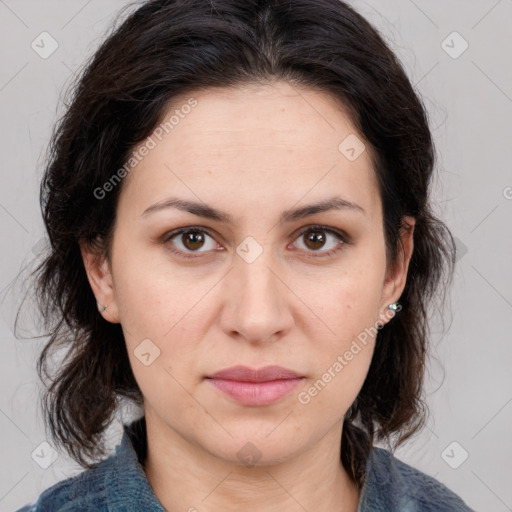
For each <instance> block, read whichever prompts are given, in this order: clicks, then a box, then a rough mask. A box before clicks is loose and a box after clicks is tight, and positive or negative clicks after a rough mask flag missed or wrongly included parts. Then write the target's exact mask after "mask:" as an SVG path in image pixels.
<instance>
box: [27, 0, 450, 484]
mask: <svg viewBox="0 0 512 512" xmlns="http://www.w3.org/2000/svg"><path fill="white" fill-rule="evenodd" d="M276 79H281V80H285V81H287V82H288V83H290V84H291V85H297V86H306V87H309V88H314V89H316V90H320V91H323V92H325V93H328V94H330V95H332V96H333V97H334V98H337V99H338V100H339V102H340V104H342V105H343V106H344V107H345V108H346V110H347V112H348V113H349V115H350V117H351V120H352V122H353V123H354V125H355V126H356V128H357V130H358V131H359V133H360V134H361V135H362V136H363V137H364V139H365V141H367V142H368V144H369V147H370V150H371V154H372V159H373V164H374V171H375V173H376V176H377V181H378V185H379V192H380V197H381V200H382V204H383V216H384V226H383V229H384V234H385V241H386V254H387V259H388V262H387V263H388V265H393V264H394V262H395V261H396V259H397V256H398V251H399V250H400V241H401V239H400V229H401V226H402V217H403V216H404V215H410V216H412V217H414V218H415V219H416V226H415V230H414V251H413V255H412V258H411V261H410V264H409V273H408V277H407V282H406V285H405V289H404V291H403V294H402V296H401V297H400V303H401V305H402V310H401V311H400V313H399V314H398V315H396V317H395V318H394V319H393V320H392V321H391V322H389V323H388V324H386V325H384V326H383V327H382V328H381V329H380V330H379V332H378V335H377V343H376V347H375V351H374V355H373V359H372V361H371V365H370V369H369V372H368V375H367V378H366V380H365V382H364V384H363V386H362V389H361V390H360V393H359V395H358V396H357V398H356V400H355V401H354V403H353V404H352V406H351V407H350V409H349V410H348V412H347V414H346V415H345V418H344V423H343V433H342V451H341V454H340V458H341V461H342V464H343V466H344V467H345V468H346V470H347V471H348V473H349V475H350V476H351V477H352V478H353V480H354V481H355V482H356V483H357V484H358V485H359V486H362V484H363V482H364V474H365V462H366V460H367V457H368V455H369V453H370V450H371V448H372V446H373V444H374V442H376V441H379V440H387V441H388V442H390V440H391V439H392V438H393V439H394V445H393V446H394V447H396V446H398V445H399V444H401V443H403V442H404V441H405V440H406V439H407V438H409V437H410V436H411V435H413V434H414V433H416V432H417V431H419V430H420V428H421V427H423V426H424V424H425V417H426V413H427V412H428V409H427V407H426V403H425V401H424V399H423V379H424V373H425V367H426V360H427V353H428V350H427V349H428V345H429V317H430V307H431V306H432V305H435V304H437V301H438V300H439V301H441V302H442V301H444V300H445V296H444V294H443V296H442V297H441V294H440V293H439V291H440V290H441V291H442V290H443V289H444V288H443V286H442V284H443V283H445V284H449V282H450V281H451V279H452V275H453V268H454V261H455V244H454V240H453V237H452V235H451V233H450V231H449V229H448V228H447V227H446V225H445V224H444V223H443V222H442V221H441V220H440V219H438V218H437V217H436V216H435V215H434V213H433V211H432V208H431V200H430V184H431V181H432V177H433V172H434V168H435V151H434V145H433V141H432V137H431V133H430V130H429V125H428V117H427V115H426V111H425V108H424V106H423V103H422V101H421V99H420V97H419V95H418V93H416V92H415V90H414V87H413V86H412V84H411V82H410V81H409V79H408V78H407V76H406V73H405V72H404V69H403V67H402V65H401V64H400V62H399V60H398V59H397V57H396V56H395V55H394V53H393V52H392V51H391V49H390V48H389V47H388V46H387V44H386V43H385V42H384V40H383V38H382V37H381V36H380V35H379V33H378V32H377V31H376V29H375V28H373V27H372V25H371V24H370V23H369V22H368V21H366V20H365V18H363V17H362V16H361V15H360V14H358V13H357V12H356V11H355V10H354V9H353V8H352V7H350V6H349V5H347V4H346V3H344V2H342V1H340V0H294V1H293V2H290V1H288V0H244V1H243V2H241V1H240V0H150V1H146V2H144V3H142V4H141V5H138V6H137V8H136V9H134V10H133V12H131V13H129V14H128V15H127V16H126V18H125V19H124V20H122V22H120V23H119V26H117V27H112V29H111V31H110V33H109V34H108V36H107V37H106V38H105V40H104V42H103V43H102V44H101V46H100V47H99V49H98V50H97V51H96V52H95V54H94V56H93V57H92V58H91V59H90V60H89V61H88V62H87V64H86V66H84V68H83V70H82V72H81V73H80V75H79V76H78V78H77V80H76V82H75V83H74V84H73V89H72V97H71V100H70V102H69V104H67V105H66V110H65V113H64V115H63V116H62V117H61V118H60V120H59V121H58V123H57V124H56V126H55V128H54V132H53V134H52V139H51V143H50V145H49V148H48V158H47V162H46V163H45V172H44V176H43V179H42V181H41V188H40V202H41V209H42V214H43V219H44V224H45V228H46V231H47V233H48V238H49V242H50V250H49V253H48V254H47V255H46V256H45V258H44V260H43V261H42V262H41V263H40V265H39V266H38V267H37V269H36V270H35V271H34V272H33V273H32V276H31V277H32V278H33V279H34V283H35V286H34V289H35V291H36V294H37V299H38V306H39V309H40V313H41V315H42V317H43V320H44V322H43V323H44V329H46V331H47V336H49V340H48V341H47V343H46V345H45V346H44V349H43V350H42V352H41V354H40V356H39V359H38V363H37V371H38V375H39V377H40V379H42V380H45V379H48V380H49V382H48V383H47V384H46V387H45V390H44V396H43V399H42V407H43V411H44V417H45V424H46V425H47V427H49V430H50V435H51V437H52V438H53V440H54V441H55V443H56V444H58V445H61V446H63V447H64V448H65V449H66V451H67V452H68V453H69V454H70V455H71V457H72V458H73V459H74V460H75V461H77V462H78V463H79V464H81V465H82V466H83V467H92V466H93V465H94V464H95V462H96V461H98V459H99V458H100V457H102V456H103V455H104V448H103V440H104V434H105V431H106V429H107V427H108V426H109V425H110V424H111V423H112V421H113V419H114V416H115V413H116V411H117V410H118V408H119V406H120V404H121V402H122V401H123V400H128V401H131V402H133V403H135V404H138V405H141V404H142V396H141V392H140V389H139V388H138V386H137V383H136V381H135V378H134V376H133V373H132V370H131V367H130V363H129V359H128V355H127V350H126V345H125V340H124V337H123V333H122V329H121V326H120V325H119V324H111V323H109V322H107V321H105V320H104V319H103V317H102V316H101V315H100V313H99V312H98V309H97V304H96V300H95V297H94V294H93V292H92V290H91V287H90V285H89V282H88V279H87V275H86V272H85V268H84V264H83V261H82V257H81V253H80V248H79V241H80V240H86V241H87V242H88V243H90V244H93V245H94V246H95V247H97V249H98V250H100V251H104V254H106V255H107V256H108V257H109V256H110V246H111V241H112V231H113V226H114V221H115V212H116V205H117V201H118V197H119V194H120V193H121V190H122V183H121V184H120V185H119V186H117V187H115V188H114V189H113V190H112V191H111V192H109V193H108V194H107V195H106V197H105V198H103V199H101V200H100V199H97V198H96V196H95V194H94V191H95V190H97V188H98V187H102V185H103V184H104V183H106V182H107V181H108V180H109V178H110V177H111V176H112V175H113V173H114V172H115V171H116V170H118V169H120V168H122V167H123V166H124V165H125V164H126V162H127V159H128V158H129V155H130V152H131V151H132V150H133V148H134V147H135V146H136V145H137V144H138V143H140V142H141V141H143V140H144V139H146V138H147V137H148V136H149V135H150V134H151V133H152V132H153V130H154V129H155V127H156V126H157V124H158V122H159V121H160V119H161V117H162V115H163V113H164V112H165V110H166V108H167V106H168V104H169V102H171V101H172V100H173V98H175V97H177V96H178V95H184V94H190V93H192V92H194V91H198V90H201V89H208V88H212V87H216V88H218V87H221V88H230V87H237V86H240V85H243V84H248V83H264V82H269V81H273V80H276ZM57 348H63V349H65V352H66V356H65V358H64V359H63V361H62V363H60V364H59V365H58V367H57V368H56V369H54V370H52V371H49V365H50V361H51V360H52V356H53V355H54V352H55V350H56V349H57Z"/></svg>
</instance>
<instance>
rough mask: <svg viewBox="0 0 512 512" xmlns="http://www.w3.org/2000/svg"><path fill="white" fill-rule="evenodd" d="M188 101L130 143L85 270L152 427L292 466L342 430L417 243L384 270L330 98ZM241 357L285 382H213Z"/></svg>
mask: <svg viewBox="0 0 512 512" xmlns="http://www.w3.org/2000/svg"><path fill="white" fill-rule="evenodd" d="M191 97H193V98H194V99H193V100H190V98H191ZM191 97H184V98H182V99H181V100H180V101H177V100H176V99H174V101H173V105H172V108H169V110H168V111H167V112H165V115H164V116H163V117H162V120H163V122H166V121H168V120H169V119H170V118H171V116H172V115H173V114H174V113H175V111H176V110H178V111H179V114H178V113H176V118H175V119H174V121H173V125H172V129H171V128H170V125H169V124H168V125H167V129H162V128H160V129H158V128H157V129H156V130H155V132H154V134H153V136H152V138H151V141H152V142H150V139H148V140H147V141H145V142H144V143H143V144H141V145H140V146H139V147H138V148H135V151H136V153H137V152H138V153H137V154H139V155H142V153H144V154H145V155H144V156H143V157H142V158H141V160H140V162H139V163H138V164H137V165H136V166H135V167H134V168H133V170H132V171H131V172H130V173H129V174H128V175H127V176H126V177H125V178H124V183H123V185H122V186H123V189H122V192H121V195H120V198H119V203H118V208H117V217H116V224H115V230H114V236H113V242H112V256H111V261H110V264H109V262H107V261H106V260H104V259H103V260H102V259H101V258H100V259H98V258H94V257H93V255H92V253H90V252H88V249H87V248H85V247H83V249H82V254H83V256H84V262H85V265H86V268H87V272H88V275H89V280H90V283H91V286H92V288H93V291H94V293H95V295H96V298H97V300H98V302H99V303H100V304H104V305H107V310H106V311H105V312H104V313H103V315H104V317H105V319H107V320H108V321H110V322H120V323H121V325H122V329H123V332H124V336H125V339H126V344H127V349H128V354H129V357H130V362H131V365H132V368H133V373H134V375H135V378H136V380H137V382H138V384H139V387H140V389H141V391H142V394H143V395H144V400H145V410H146V418H147V419H148V418H151V421H152V422H154V423H159V424H160V425H161V426H164V427H165V428H167V430H168V432H172V435H173V436H174V437H175V439H180V440H183V441H186V442H187V444H189V445H190V446H194V447H195V448H197V449H200V450H204V451H206V452H208V453H210V454H212V455H214V456H216V457H218V458H220V459H223V460H225V461H233V462H238V461H239V460H241V458H240V457H241V454H242V456H243V455H244V453H245V452H244V450H245V451H247V450H249V451H251V450H252V451H253V453H249V455H251V456H252V458H253V460H254V462H255V463H258V464H263V463H272V462H273V461H274V462H275V461H277V460H280V461H283V460H287V459H290V458H292V457H294V456H296V455H298V454H300V453H302V452H305V451H306V450H310V449H314V447H315V446H316V445H317V444H318V443H319V442H320V440H321V439H323V438H324V437H325V436H326V434H327V433H328V432H330V431H332V429H334V432H335V436H334V437H333V438H336V439H339V436H340V433H341V427H342V420H343V416H344V414H345V413H346V411H347V409H348V408H349V407H350V405H351V404H352V403H353V401H354V400H355V398H356V396H357V394H358V393H359V390H360V388H361V386H362V384H363V382H364V379H365V377H366V375H367V372H368V368H369V365H370V362H371V358H372V354H373V349H374V344H375V333H376V329H375V326H376V324H377V323H380V324H383V323H386V321H388V320H389V319H390V316H389V315H388V314H387V311H388V310H387V306H388V304H390V303H391V302H394V301H396V300H398V299H399V297H400V294H401V292H402V290H403V287H404V285H405V277H406V272H407V265H408V261H409V258H410V253H411V251H412V241H411V238H410V236H405V237H404V246H405V249H406V250H405V253H404V259H403V261H402V262H401V263H400V264H399V265H397V266H396V267H394V270H393V272H392V273H391V272H390V271H389V270H388V269H387V265H386V251H385V240H384V233H383V218H382V207H381V200H380V197H379V193H378V189H377V183H376V179H375V175H374V170H373V167H372V161H371V158H370V154H369V151H368V149H366V150H363V146H362V144H363V138H362V136H361V135H359V134H357V132H356V129H355V128H354V126H353V125H352V123H351V120H350V119H349V117H348V116H347V114H346V113H345V112H344V110H343V109H342V108H341V107H340V105H339V104H338V103H337V102H336V101H335V100H334V99H333V98H331V97H330V96H328V95H326V94H325V93H323V92H320V91H315V90H309V89H303V88H301V89H298V88H297V87H291V86H290V85H289V84H287V83H284V82H276V83H274V84H272V85H254V86H245V87H239V88H237V89H230V90H228V89H215V90H214V89H209V90H206V91H201V92H199V93H197V94H193V95H191ZM189 100H190V101H189ZM187 102H188V103H187ZM185 105H192V106H191V107H190V108H188V107H185ZM176 120H178V121H177V122H176ZM347 137H349V139H347ZM345 139H347V140H346V141H345ZM343 141H345V142H343ZM143 145H145V146H146V148H150V149H148V150H147V151H145V150H142V146H143ZM340 145H341V146H340ZM366 147H367V148H368V145H367V144H366ZM361 151H362V152H361ZM359 153H360V154H359ZM103 200H108V198H106V199H103ZM171 200H172V201H174V203H173V204H174V206H173V205H172V204H171V202H172V201H171ZM176 200H178V201H181V203H178V202H176ZM329 201H330V202H331V208H330V209H329V208H328V209H323V208H317V209H315V208H311V209H310V210H308V209H306V207H308V206H310V205H313V204H319V203H322V204H325V203H327V202H329ZM185 202H187V203H185ZM192 203H197V206H195V207H193V208H192V207H191V204H192ZM187 206H188V210H191V211H187ZM333 206H336V207H333ZM212 212H213V213H216V214H218V215H213V213H212ZM409 221H410V222H411V224H412V223H413V221H412V219H409ZM182 228H188V229H189V230H190V232H189V233H180V232H179V230H181V229H182ZM411 234H412V233H411ZM391 321H392V320H391ZM364 333H366V336H365V334H364ZM240 365H241V366H244V367H247V368H249V369H252V370H257V369H261V368H263V367H267V366H275V365H277V366H279V367H282V368H284V369H287V370H291V371H293V372H294V374H295V377H296V378H294V375H291V374H290V375H284V374H272V373H271V372H268V373H267V374H265V375H262V374H260V375H259V377H260V378H262V379H264V380H267V382H265V383H262V382H260V383H254V382H252V383H250V382H247V380H250V379H249V378H248V374H247V373H243V372H242V374H234V375H231V376H230V375H228V376H226V375H224V377H225V378H220V377H219V378H211V377H213V376H215V374H216V373H217V372H219V371H221V370H225V369H228V368H232V367H234V366H240ZM284 376H287V377H288V378H286V379H281V380H280V382H278V379H280V378H282V377H284ZM221 377H222V376H221ZM249 377H254V375H249ZM244 379H245V380H244ZM253 380H254V379H253ZM241 381H243V382H241Z"/></svg>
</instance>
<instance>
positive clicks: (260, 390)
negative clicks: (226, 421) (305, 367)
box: [206, 366, 305, 406]
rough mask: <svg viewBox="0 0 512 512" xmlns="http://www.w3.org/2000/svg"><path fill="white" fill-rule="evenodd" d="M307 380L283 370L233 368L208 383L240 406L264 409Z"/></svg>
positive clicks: (277, 367) (269, 367) (218, 374)
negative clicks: (261, 407) (263, 407)
mask: <svg viewBox="0 0 512 512" xmlns="http://www.w3.org/2000/svg"><path fill="white" fill-rule="evenodd" d="M304 378H305V377H304V376H303V375H300V374H298V373H297V372H295V371H293V370H290V369H288V368H283V367H281V366H265V367H264V368H260V369H258V370H253V369H251V368H248V367H246V366H233V367H231V368H226V369H224V370H221V371H219V372H217V373H215V374H213V375H211V376H207V377H206V380H207V381H208V382H210V383H211V384H212V385H213V386H215V388H217V389H218V390H220V391H221V392H222V393H223V394H225V395H227V396H229V397H230V398H231V399H233V400H234V401H235V402H237V403H239V404H242V405H247V406H264V405H270V404H272V403H274V402H277V401H278V400H280V399H281V398H283V397H284V396H286V395H288V394H289V393H290V392H291V391H292V390H293V389H294V388H295V387H297V386H298V385H299V383H301V382H302V381H303V380H304Z"/></svg>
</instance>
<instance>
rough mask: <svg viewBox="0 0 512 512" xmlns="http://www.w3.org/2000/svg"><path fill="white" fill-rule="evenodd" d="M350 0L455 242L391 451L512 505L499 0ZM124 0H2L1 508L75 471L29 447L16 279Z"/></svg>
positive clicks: (489, 502) (509, 180)
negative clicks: (403, 86) (418, 124)
mask: <svg viewBox="0 0 512 512" xmlns="http://www.w3.org/2000/svg"><path fill="white" fill-rule="evenodd" d="M241 1H242V0H241ZM351 3H352V4H353V5H354V6H355V7H356V8H357V9H358V10H359V11H360V12H361V13H362V14H364V15H365V16H366V17H367V18H368V19H369V20H370V21H372V22H373V23H374V24H375V25H376V26H377V28H378V29H379V30H380V31H381V33H382V34H383V35H384V36H385V38H386V39H387V40H388V41H389V43H390V45H391V46H392V48H393V49H394V50H395V51H396V52H397V54H398V56H399V57H400V59H401V60H402V62H403V63H404V65H405V67H406V69H407V72H408V74H409V76H410V77H411V80H412V82H413V83H414V84H415V85H416V88H417V90H418V92H419V93H420V94H421V95H422V98H423V101H424V103H425V105H426V107H427V109H428V111H429V116H430V122H431V127H432V130H433V134H434V137H435V141H436V146H437V151H438V165H437V171H438V175H437V179H436V183H435V187H434V196H435V201H436V206H435V208H436V212H437V213H438V214H439V215H440V216H441V217H442V218H443V219H444V220H445V221H446V222H447V223H448V225H449V227H450V229H451V231H452V233H453V234H454V236H455V237H456V240H457V246H458V249H459V251H458V261H457V268H456V274H455V278H454V284H453V289H452V293H451V308H447V310H446V318H445V322H444V325H443V324H442V323H441V322H439V321H437V322H436V324H435V325H434V332H433V336H432V349H433V355H434V356H435V357H434V358H433V359H432V361H431V363H430V366H429V371H428V374H427V380H426V383H425V385H426V392H427V399H428V405H429V407H430V410H431V416H430V419H429V422H428V426H427V427H426V428H425V429H424V430H423V432H422V433H421V434H420V435H418V436H416V437H415V438H413V439H412V440H411V441H410V442H408V443H407V444H406V445H405V446H403V447H402V448H400V449H399V450H398V451H397V452H396V455H397V457H399V458H401V459H402V460H404V461H405V462H407V463H409V464H411V465H413V466H415V467H417V468H418V469H421V470H422V471H424V472H426V473H428V474H430V475H433V476H434V477H435V478H437V479H438V480H440V481H441V482H443V483H445V484H446V485H447V486H448V487H449V488H450V489H452V490H453V491H454V492H456V493H457V494H459V495H460V496H461V497H462V498H463V499H464V500H465V501H466V502H467V504H468V505H469V506H471V507H472V508H474V509H475V510H479V511H484V512H504V511H509V510H512V486H511V485H510V483H511V482H512V439H511V432H512V429H511V423H512V422H511V420H512V375H511V371H510V363H511V361H512V337H511V335H510V332H509V328H510V326H511V320H512V272H511V261H512V258H511V256H512V236H511V235H512V230H511V220H512V172H511V161H512V123H511V121H512V70H511V64H510V63H511V62H512V44H511V43H512V31H511V26H512V1H511V0H499V1H497V0H450V1H446V0H443V1H441V0H428V1H427V0H414V1H413V0H386V1H385V2H384V1H380V2H379V1H376V0H372V1H368V2H363V1H358V0H353V1H352V2H351ZM126 4H127V3H126V2H125V1H122V0H101V1H100V0H89V1H87V0H67V1H66V2H64V1H57V0H45V1H44V2H42V1H40V0H0V55H1V66H0V108H1V120H0V123H1V125H0V127H1V128H0V129H1V139H0V141H1V153H0V154H1V164H0V176H1V187H0V239H1V244H2V245H1V247H2V251H1V255H2V265H1V266H0V304H1V308H2V310H1V319H0V322H1V325H0V334H1V337H2V340H1V347H2V357H1V358H0V385H1V390H2V394H1V400H0V433H1V436H0V457H1V463H0V511H12V510H15V509H17V508H18V507H21V506H22V505H24V504H26V503H29V502H33V501H35V500H36V498H37V496H38V495H39V494H40V493H41V492H42V491H43V490H44V489H46V488H47V487H49V486H50V485H51V484H53V483H55V482H57V481H59V480H62V479H64V478H66V477H68V476H71V475H73V474H76V473H77V472H78V471H80V470H81V468H80V467H78V466H77V465H76V464H74V463H73V462H72V461H70V459H69V458H67V457H66V456H65V454H64V453H62V452H57V453H58V456H57V458H56V460H55V461H54V462H53V463H52V464H51V465H50V466H49V467H48V468H46V469H44V468H43V467H41V465H40V464H38V463H37V462H36V461H37V456H36V455H35V454H37V453H39V452H41V450H43V452H44V450H45V449H48V450H51V448H50V447H47V445H44V444H43V445H42V444H41V443H45V442H46V439H47V436H46V433H45V428H44V425H43V422H42V419H41V413H40V411H39V406H38V396H39V387H40V384H39V382H38V379H37V376H36V372H35V362H36V358H37V355H38V353H39V351H40V350H41V347H42V341H41V340H34V339H31V336H33V335H34V333H36V332H37V330H36V329H37V324H38V320H37V318H36V317H35V313H32V314H31V313H30V312H29V313H28V314H26V315H25V317H24V322H23V329H24V330H23V329H22V331H21V332H22V334H24V335H25V337H26V338H27V339H16V338H15V336H14V334H13V324H14V316H15V313H16V311H17V307H18V306H19V300H21V296H22V291H23V288H20V286H19V284H18V283H19V282H20V281H21V282H22V280H23V279H22V278H23V276H24V275H25V273H26V272H27V269H30V268H33V265H34V264H35V263H37V261H38V259H39V258H40V257H41V252H42V250H43V249H44V238H43V236H44V231H43V224H42V219H41V213H40V209H39V197H38V192H39V189H38V187H39V180H40V178H41V175H42V169H43V164H44V156H45V151H46V147H47V144H48V141H49V137H50V133H51V129H52V127H53V125H54V123H55V121H56V119H57V118H58V116H59V115H60V114H61V113H62V112H63V105H62V99H63V91H64V90H65V88H66V87H67V86H68V85H69V84H70V81H71V80H72V79H73V77H74V74H75V72H76V71H77V70H79V68H80V67H81V66H82V65H83V64H84V63H85V62H86V60H87V59H88V58H89V57H90V56H91V55H92V53H93V52H94V51H95V49H96V48H97V47H98V45H99V43H100V42H101V41H102V40H103V38H104V36H105V34H106V32H107V29H108V27H109V26H110V25H111V23H112V22H113V21H114V19H115V17H116V14H117V13H118V12H119V10H120V9H121V8H122V7H124V6H125V5H126ZM43 33H46V34H43ZM42 39H44V43H41V40H42ZM45 52H46V53H45ZM48 53H51V54H49V55H48ZM29 311H30V310H29ZM31 333H32V334H31ZM120 435H121V427H120V421H119V422H117V423H116V424H114V425H113V426H112V428H111V429H110V430H109V443H110V446H111V447H112V448H113V447H114V446H115V444H117V443H118V442H119V440H120ZM50 462H51V460H50Z"/></svg>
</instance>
